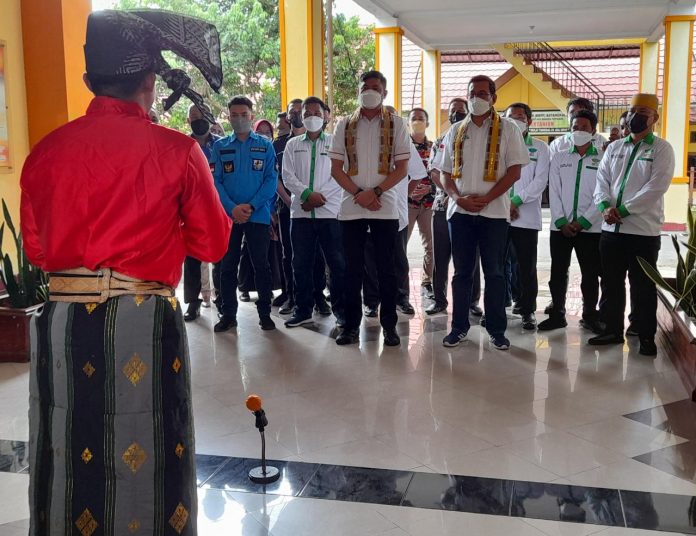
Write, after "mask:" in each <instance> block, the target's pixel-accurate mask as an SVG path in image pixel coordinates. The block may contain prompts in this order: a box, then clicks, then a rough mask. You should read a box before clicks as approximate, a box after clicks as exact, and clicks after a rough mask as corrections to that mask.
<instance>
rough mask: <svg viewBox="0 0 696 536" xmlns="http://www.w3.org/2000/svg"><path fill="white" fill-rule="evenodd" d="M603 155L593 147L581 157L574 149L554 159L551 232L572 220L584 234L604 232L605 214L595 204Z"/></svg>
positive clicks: (552, 165) (551, 193) (550, 174)
mask: <svg viewBox="0 0 696 536" xmlns="http://www.w3.org/2000/svg"><path fill="white" fill-rule="evenodd" d="M602 154H603V153H602V151H601V150H598V149H597V147H595V146H594V145H590V147H589V149H587V152H586V153H585V156H580V154H579V153H578V152H577V150H576V149H575V146H573V147H572V148H571V149H570V150H568V151H564V152H562V153H556V154H555V155H554V157H553V158H552V159H551V170H550V172H549V205H550V208H551V230H552V231H558V230H559V229H560V228H561V227H563V226H564V225H565V224H566V223H570V222H573V221H577V222H578V223H580V225H582V227H583V229H584V231H583V232H587V233H599V232H601V231H602V214H601V213H600V212H599V210H597V206H596V205H595V202H594V191H595V185H596V184H597V171H598V169H599V163H600V162H601V160H602ZM597 262H599V259H597Z"/></svg>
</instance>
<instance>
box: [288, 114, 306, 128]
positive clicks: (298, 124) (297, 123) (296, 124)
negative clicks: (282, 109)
mask: <svg viewBox="0 0 696 536" xmlns="http://www.w3.org/2000/svg"><path fill="white" fill-rule="evenodd" d="M288 121H290V124H291V125H292V126H293V128H302V127H303V126H304V124H303V123H302V116H301V115H300V114H290V115H288Z"/></svg>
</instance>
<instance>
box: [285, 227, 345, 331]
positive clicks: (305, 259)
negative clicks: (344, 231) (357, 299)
mask: <svg viewBox="0 0 696 536" xmlns="http://www.w3.org/2000/svg"><path fill="white" fill-rule="evenodd" d="M290 235H291V237H292V250H293V257H292V268H293V274H294V277H295V304H296V306H297V311H296V313H297V314H298V315H299V316H302V317H305V316H311V315H312V307H313V306H314V302H315V279H316V275H317V270H316V264H317V263H316V256H317V255H318V256H320V257H322V259H321V265H322V268H323V265H324V260H326V264H327V265H328V267H329V271H330V272H331V278H330V281H331V307H332V309H333V311H334V314H335V315H336V316H337V317H342V316H343V315H344V312H343V310H344V304H343V302H344V300H343V281H344V278H345V260H344V259H343V247H342V244H341V224H340V223H339V222H338V220H335V219H311V218H294V219H293V220H292V222H291V224H290ZM317 246H319V247H318V248H317ZM321 273H322V275H323V271H322V272H321Z"/></svg>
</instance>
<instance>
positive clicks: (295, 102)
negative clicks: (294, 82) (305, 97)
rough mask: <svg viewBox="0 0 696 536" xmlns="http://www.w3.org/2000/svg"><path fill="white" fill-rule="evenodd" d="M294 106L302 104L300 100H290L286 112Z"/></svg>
mask: <svg viewBox="0 0 696 536" xmlns="http://www.w3.org/2000/svg"><path fill="white" fill-rule="evenodd" d="M295 104H302V99H292V100H291V101H290V102H288V106H287V108H286V110H289V109H290V107H291V106H293V105H295Z"/></svg>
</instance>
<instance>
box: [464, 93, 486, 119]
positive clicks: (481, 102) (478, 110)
mask: <svg viewBox="0 0 696 536" xmlns="http://www.w3.org/2000/svg"><path fill="white" fill-rule="evenodd" d="M467 106H468V107H469V112H471V115H484V114H486V113H487V112H488V111H489V110H490V109H491V103H490V102H488V101H487V100H486V99H481V98H479V97H471V98H470V99H469V102H468V103H467Z"/></svg>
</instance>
